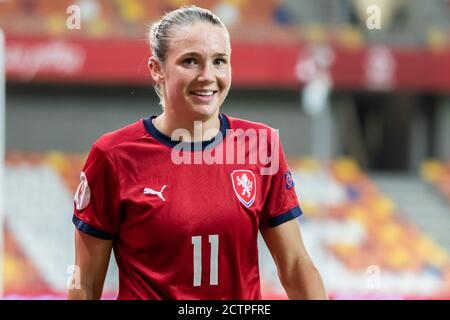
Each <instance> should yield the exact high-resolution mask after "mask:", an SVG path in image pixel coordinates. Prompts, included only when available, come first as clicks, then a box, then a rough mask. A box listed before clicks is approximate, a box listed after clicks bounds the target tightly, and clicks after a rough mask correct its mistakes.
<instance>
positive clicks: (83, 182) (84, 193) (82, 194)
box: [74, 172, 91, 211]
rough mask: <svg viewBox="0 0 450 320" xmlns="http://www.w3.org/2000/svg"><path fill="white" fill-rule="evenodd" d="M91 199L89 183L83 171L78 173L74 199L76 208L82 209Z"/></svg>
mask: <svg viewBox="0 0 450 320" xmlns="http://www.w3.org/2000/svg"><path fill="white" fill-rule="evenodd" d="M90 200H91V190H90V189H89V184H88V181H87V178H86V175H85V174H84V172H81V173H80V185H79V186H78V189H77V192H75V197H74V201H75V204H76V208H77V210H79V211H80V210H83V209H84V208H86V207H87V206H88V204H89V201H90Z"/></svg>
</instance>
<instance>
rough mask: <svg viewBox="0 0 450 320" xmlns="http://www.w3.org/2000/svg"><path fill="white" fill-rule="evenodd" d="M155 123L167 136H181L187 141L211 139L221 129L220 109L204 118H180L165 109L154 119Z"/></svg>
mask: <svg viewBox="0 0 450 320" xmlns="http://www.w3.org/2000/svg"><path fill="white" fill-rule="evenodd" d="M153 124H154V126H155V127H156V128H157V129H158V130H159V131H160V132H162V133H164V134H165V135H166V136H169V137H175V136H176V137H177V138H178V137H181V139H182V140H183V141H185V142H198V141H207V140H211V139H212V138H214V137H215V136H216V135H217V133H218V132H219V130H220V119H219V111H217V112H216V113H214V114H213V115H212V116H211V117H209V118H207V119H204V120H190V119H180V117H176V116H173V115H170V114H169V113H168V112H167V111H164V112H163V113H162V114H160V115H159V116H158V117H156V118H155V119H154V121H153ZM180 129H181V130H180Z"/></svg>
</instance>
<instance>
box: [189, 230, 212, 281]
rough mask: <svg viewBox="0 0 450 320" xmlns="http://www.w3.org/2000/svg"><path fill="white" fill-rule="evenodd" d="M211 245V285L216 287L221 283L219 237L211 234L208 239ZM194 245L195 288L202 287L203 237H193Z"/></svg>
mask: <svg viewBox="0 0 450 320" xmlns="http://www.w3.org/2000/svg"><path fill="white" fill-rule="evenodd" d="M208 239H209V243H210V245H211V260H210V274H209V284H210V285H211V286H216V285H217V284H218V283H219V277H218V269H219V264H218V260H219V236H218V235H217V234H211V235H209V237H208ZM192 245H193V246H194V283H193V284H194V287H199V286H201V285H202V237H201V236H195V237H192Z"/></svg>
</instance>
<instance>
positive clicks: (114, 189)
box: [72, 144, 120, 239]
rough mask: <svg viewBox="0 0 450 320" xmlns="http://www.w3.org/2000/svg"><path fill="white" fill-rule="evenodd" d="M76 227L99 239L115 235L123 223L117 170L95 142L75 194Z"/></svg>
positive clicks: (74, 219)
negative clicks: (121, 221)
mask: <svg viewBox="0 0 450 320" xmlns="http://www.w3.org/2000/svg"><path fill="white" fill-rule="evenodd" d="M72 221H73V223H74V224H75V227H76V228H77V229H78V230H80V231H82V232H85V233H87V234H89V235H92V236H94V237H97V238H100V239H113V238H114V237H115V235H116V234H117V233H118V230H119V225H120V190H119V184H118V179H117V175H116V172H115V170H114V168H113V166H112V163H111V162H110V160H109V159H108V157H107V155H106V154H105V152H104V151H102V150H101V149H100V148H99V147H98V146H97V145H96V144H94V145H93V146H92V148H91V150H90V152H89V155H88V158H87V160H86V163H85V164H84V167H83V169H82V171H81V173H80V184H79V186H78V189H77V191H76V193H75V197H74V214H73V219H72Z"/></svg>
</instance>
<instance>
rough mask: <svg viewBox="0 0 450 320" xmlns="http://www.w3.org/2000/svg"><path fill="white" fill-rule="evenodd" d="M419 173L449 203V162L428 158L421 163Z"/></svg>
mask: <svg viewBox="0 0 450 320" xmlns="http://www.w3.org/2000/svg"><path fill="white" fill-rule="evenodd" d="M421 175H422V177H423V179H424V180H425V181H427V182H428V183H430V184H432V185H433V186H434V187H435V188H436V189H437V190H438V191H439V192H441V193H442V195H443V196H444V197H445V198H446V199H447V201H448V202H449V203H450V163H444V162H442V161H438V160H428V161H426V162H424V163H423V164H422V167H421Z"/></svg>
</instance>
